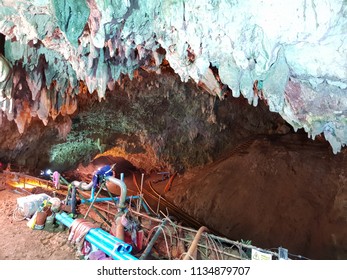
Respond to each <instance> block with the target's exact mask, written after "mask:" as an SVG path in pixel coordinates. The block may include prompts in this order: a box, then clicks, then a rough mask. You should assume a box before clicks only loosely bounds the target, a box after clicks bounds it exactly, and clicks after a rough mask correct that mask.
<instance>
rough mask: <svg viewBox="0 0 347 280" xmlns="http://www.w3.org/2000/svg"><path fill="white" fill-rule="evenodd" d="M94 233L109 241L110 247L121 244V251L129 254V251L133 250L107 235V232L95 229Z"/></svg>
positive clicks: (126, 244) (121, 241)
mask: <svg viewBox="0 0 347 280" xmlns="http://www.w3.org/2000/svg"><path fill="white" fill-rule="evenodd" d="M95 231H97V233H98V234H99V235H101V236H102V237H104V238H105V239H107V240H109V241H110V242H111V246H112V244H115V243H119V244H122V249H121V250H122V251H124V252H125V253H130V252H131V250H132V249H133V247H132V246H131V245H129V244H128V243H125V242H124V241H123V240H121V239H119V238H117V237H115V236H113V235H111V234H109V233H108V232H106V231H104V230H102V229H101V228H96V229H95Z"/></svg>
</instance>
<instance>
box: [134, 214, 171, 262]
mask: <svg viewBox="0 0 347 280" xmlns="http://www.w3.org/2000/svg"><path fill="white" fill-rule="evenodd" d="M167 221H168V220H167V219H165V220H164V221H163V222H162V223H161V224H160V226H159V227H158V228H157V230H156V232H155V234H154V236H153V237H152V239H151V241H150V242H149V243H148V245H147V247H146V249H145V250H144V251H143V253H142V255H141V257H140V260H145V259H146V258H147V256H148V254H149V253H150V252H151V250H152V248H153V246H154V243H155V242H156V241H157V239H158V237H159V235H160V232H161V231H163V230H164V229H163V227H164V226H165V224H166V223H167Z"/></svg>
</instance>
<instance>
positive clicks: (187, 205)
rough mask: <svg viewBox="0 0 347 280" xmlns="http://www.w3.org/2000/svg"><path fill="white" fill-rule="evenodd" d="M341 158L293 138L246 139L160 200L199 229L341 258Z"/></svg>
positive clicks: (346, 229)
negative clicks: (191, 219) (172, 205)
mask: <svg viewBox="0 0 347 280" xmlns="http://www.w3.org/2000/svg"><path fill="white" fill-rule="evenodd" d="M346 166H347V153H346V150H345V151H343V152H342V153H340V154H338V155H333V154H332V153H331V151H330V150H328V149H327V148H326V144H325V143H319V142H313V141H310V140H303V139H302V138H301V137H300V136H298V135H286V136H283V137H278V136H276V137H272V138H271V137H270V138H269V137H268V138H262V139H258V140H253V141H251V142H250V143H248V144H247V145H243V148H242V146H241V148H240V149H237V150H236V152H234V153H232V154H231V155H230V156H229V157H227V158H225V159H223V160H221V161H219V162H218V163H214V164H211V165H209V166H205V167H204V168H200V169H195V170H193V171H192V172H191V173H190V174H187V175H186V176H185V177H184V178H180V179H177V180H176V181H175V182H174V185H173V187H172V190H171V191H170V192H169V193H168V194H167V197H168V198H170V199H171V200H173V201H174V202H175V203H176V204H177V205H178V206H179V207H181V208H182V209H184V211H186V212H187V213H189V214H190V215H192V216H193V217H195V218H196V219H198V220H200V221H201V222H202V223H203V224H205V225H207V226H208V227H210V228H211V229H214V230H216V231H218V232H220V233H221V234H223V235H225V236H226V237H228V238H230V239H234V240H241V239H243V240H251V241H252V244H253V245H256V246H259V247H262V248H268V249H270V248H278V247H279V246H283V247H285V248H288V249H289V252H290V253H293V254H300V255H303V256H306V257H308V258H312V259H346V258H347V237H346V236H347V223H346V221H347V216H346V211H345V210H344V209H345V208H344V207H345V204H346V200H347V184H346V183H347V170H346Z"/></svg>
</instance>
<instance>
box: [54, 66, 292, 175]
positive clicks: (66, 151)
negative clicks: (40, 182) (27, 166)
mask: <svg viewBox="0 0 347 280" xmlns="http://www.w3.org/2000/svg"><path fill="white" fill-rule="evenodd" d="M78 104H79V106H78V108H79V109H78V110H77V111H76V113H75V114H74V115H73V116H72V125H71V131H70V132H69V134H68V135H67V138H66V139H67V141H66V142H64V143H59V144H56V145H53V146H52V148H51V151H50V159H51V165H53V166H55V167H56V168H58V169H67V168H72V167H74V166H76V163H84V164H87V163H89V162H90V161H91V160H92V159H93V157H94V156H95V155H98V156H100V155H112V156H115V157H116V156H122V157H124V158H126V159H127V160H129V161H131V162H132V163H133V164H134V165H135V166H136V167H138V168H141V169H144V170H146V171H150V170H159V169H169V170H171V171H177V172H183V171H185V170H186V169H189V168H191V167H193V166H198V165H203V164H206V163H207V162H211V161H212V160H214V159H215V158H217V157H219V156H221V155H222V153H223V152H225V151H227V150H228V149H230V148H231V147H232V146H233V145H235V144H236V143H238V141H240V139H243V138H247V137H249V136H251V135H254V134H275V133H287V132H288V131H289V130H290V129H289V127H288V126H287V125H286V124H285V121H284V120H283V119H282V118H281V117H280V116H279V115H278V114H275V113H270V112H269V111H268V110H267V107H266V105H265V104H262V105H260V106H258V107H257V108H253V107H252V106H250V105H249V104H248V102H247V100H245V99H235V98H232V97H231V96H229V97H228V98H226V99H224V100H220V99H219V98H216V97H214V96H211V95H208V94H206V92H205V91H204V89H202V88H200V87H199V86H197V85H196V84H195V83H194V82H188V83H183V82H182V81H180V79H179V77H178V76H177V75H176V74H174V73H173V72H172V70H171V69H170V68H169V67H168V66H167V67H166V68H165V69H164V68H163V69H162V74H161V75H155V74H153V73H148V72H146V71H144V70H140V71H138V72H137V76H136V78H134V79H133V80H130V79H128V78H124V79H123V82H122V83H121V84H120V85H118V84H117V85H116V88H115V89H114V91H113V92H108V93H107V94H106V98H105V100H104V101H102V102H98V97H97V95H96V94H94V95H89V94H88V93H85V94H80V95H79V96H78ZM217 135H218V137H217Z"/></svg>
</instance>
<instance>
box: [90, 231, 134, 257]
mask: <svg viewBox="0 0 347 280" xmlns="http://www.w3.org/2000/svg"><path fill="white" fill-rule="evenodd" d="M86 240H87V241H89V242H90V243H92V244H93V245H95V246H96V247H98V248H99V249H100V250H102V251H103V252H104V253H106V254H107V255H108V256H110V257H111V258H112V259H114V260H127V258H125V257H123V254H121V253H119V252H117V251H112V249H111V248H110V247H108V246H107V245H106V244H105V243H103V242H102V241H101V240H99V239H98V238H97V237H95V236H93V235H91V234H89V233H88V234H87V235H86Z"/></svg>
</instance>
